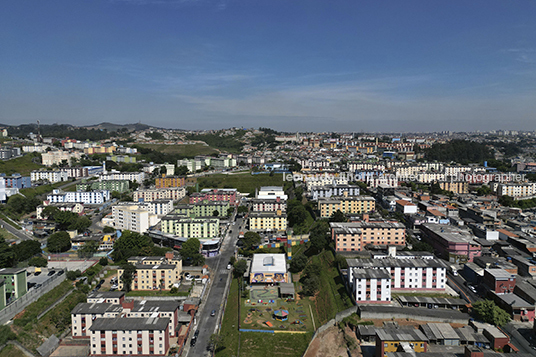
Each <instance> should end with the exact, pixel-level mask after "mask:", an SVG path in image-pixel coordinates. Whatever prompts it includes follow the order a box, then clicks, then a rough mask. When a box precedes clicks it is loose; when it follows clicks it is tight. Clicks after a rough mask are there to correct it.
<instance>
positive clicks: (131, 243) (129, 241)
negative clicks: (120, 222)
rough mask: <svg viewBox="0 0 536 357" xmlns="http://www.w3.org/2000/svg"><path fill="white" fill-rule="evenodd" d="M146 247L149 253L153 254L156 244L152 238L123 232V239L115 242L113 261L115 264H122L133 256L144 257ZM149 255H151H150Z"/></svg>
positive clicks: (120, 238)
mask: <svg viewBox="0 0 536 357" xmlns="http://www.w3.org/2000/svg"><path fill="white" fill-rule="evenodd" d="M144 247H148V248H149V252H152V248H153V247H154V243H153V240H152V239H151V237H149V236H146V235H142V234H139V233H137V232H131V231H128V230H125V231H123V232H122V234H121V237H119V238H118V239H116V240H115V242H114V250H113V252H112V259H113V260H114V262H120V261H122V260H123V259H128V258H130V257H132V256H136V255H142V249H143V248H144ZM148 255H151V254H150V253H149V254H148Z"/></svg>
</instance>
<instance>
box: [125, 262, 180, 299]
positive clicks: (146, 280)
mask: <svg viewBox="0 0 536 357" xmlns="http://www.w3.org/2000/svg"><path fill="white" fill-rule="evenodd" d="M128 262H129V263H130V264H132V265H134V266H135V267H136V273H135V274H134V276H133V277H132V286H131V290H158V289H163V290H169V289H170V286H171V285H173V284H174V283H176V282H177V281H178V280H179V279H180V276H181V273H182V259H181V258H180V257H179V256H175V255H174V254H173V253H166V255H165V256H164V257H131V258H129V259H128ZM123 273H124V269H122V268H119V269H118V270H117V281H118V287H119V290H121V289H123V279H122V277H123Z"/></svg>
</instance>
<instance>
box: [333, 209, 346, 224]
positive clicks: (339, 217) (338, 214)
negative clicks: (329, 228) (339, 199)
mask: <svg viewBox="0 0 536 357" xmlns="http://www.w3.org/2000/svg"><path fill="white" fill-rule="evenodd" d="M329 221H330V222H347V221H348V219H347V218H346V216H345V215H344V213H342V211H341V210H340V209H338V210H337V211H335V212H333V214H332V215H331V217H329Z"/></svg>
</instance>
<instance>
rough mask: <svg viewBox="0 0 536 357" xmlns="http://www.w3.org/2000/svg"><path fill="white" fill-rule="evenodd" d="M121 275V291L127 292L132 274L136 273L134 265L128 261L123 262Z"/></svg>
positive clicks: (129, 288) (130, 288) (130, 285)
mask: <svg viewBox="0 0 536 357" xmlns="http://www.w3.org/2000/svg"><path fill="white" fill-rule="evenodd" d="M122 268H123V269H124V270H123V275H122V276H121V280H122V281H123V291H124V292H127V293H128V292H129V291H130V290H132V279H133V278H134V274H135V273H136V267H135V266H134V265H132V264H130V263H127V264H124V265H123V266H122Z"/></svg>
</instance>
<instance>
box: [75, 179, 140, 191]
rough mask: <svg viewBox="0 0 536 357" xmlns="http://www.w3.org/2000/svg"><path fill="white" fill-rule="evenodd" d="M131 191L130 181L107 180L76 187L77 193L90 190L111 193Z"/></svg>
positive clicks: (84, 183)
mask: <svg viewBox="0 0 536 357" xmlns="http://www.w3.org/2000/svg"><path fill="white" fill-rule="evenodd" d="M129 189H130V181H128V180H109V181H108V180H105V181H96V182H92V183H86V182H83V183H80V184H78V185H76V190H77V191H89V190H101V191H102V190H108V191H110V192H114V191H117V192H119V193H123V192H127V191H128V190H129Z"/></svg>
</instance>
